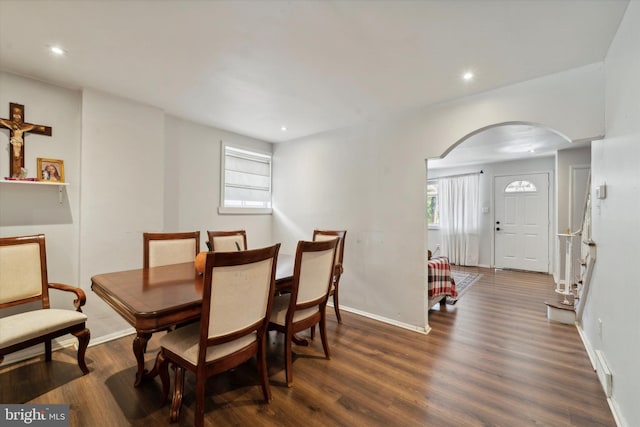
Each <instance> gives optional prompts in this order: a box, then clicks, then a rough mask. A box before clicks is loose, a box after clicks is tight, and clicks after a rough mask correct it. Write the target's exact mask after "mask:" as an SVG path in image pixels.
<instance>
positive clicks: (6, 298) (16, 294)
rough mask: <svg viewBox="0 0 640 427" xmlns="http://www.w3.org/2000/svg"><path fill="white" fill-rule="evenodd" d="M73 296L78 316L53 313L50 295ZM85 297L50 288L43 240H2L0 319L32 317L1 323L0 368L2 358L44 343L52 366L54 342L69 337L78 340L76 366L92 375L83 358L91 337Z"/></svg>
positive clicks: (63, 288)
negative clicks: (53, 292)
mask: <svg viewBox="0 0 640 427" xmlns="http://www.w3.org/2000/svg"><path fill="white" fill-rule="evenodd" d="M50 289H55V290H59V291H64V292H71V293H73V294H75V298H76V299H75V300H74V301H73V306H74V307H75V310H70V309H58V308H51V306H50V302H49V301H50V299H49V290H50ZM85 302H86V295H85V293H84V291H83V290H82V289H80V288H76V287H73V286H69V285H65V284H62V283H49V279H48V275H47V253H46V248H45V237H44V235H43V234H39V235H34V236H20V237H3V238H0V315H2V314H3V312H5V310H4V309H6V308H9V307H12V308H13V307H16V306H19V305H22V306H23V307H27V308H28V311H22V312H19V313H15V310H14V313H13V314H8V315H3V316H2V318H0V363H2V361H3V359H4V356H5V355H6V354H9V353H13V352H15V351H18V350H22V349H25V348H28V347H31V346H33V345H36V344H41V343H44V349H45V361H47V362H50V361H51V353H52V348H51V340H52V339H54V338H57V337H60V336H63V335H66V334H72V335H74V336H75V337H76V338H78V355H77V358H78V366H79V367H80V370H81V371H82V373H83V374H87V373H89V368H87V364H86V363H85V360H84V356H85V352H86V350H87V346H88V345H89V339H90V336H91V333H90V331H89V329H87V328H86V326H85V322H86V321H87V316H86V315H85V314H84V313H82V309H81V307H82V306H83V305H84V304H85Z"/></svg>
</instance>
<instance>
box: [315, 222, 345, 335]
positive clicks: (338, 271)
mask: <svg viewBox="0 0 640 427" xmlns="http://www.w3.org/2000/svg"><path fill="white" fill-rule="evenodd" d="M346 236H347V231H346V230H318V229H316V230H313V240H314V241H322V240H331V239H335V238H336V237H337V238H339V239H340V241H339V242H338V247H337V249H336V265H335V267H334V273H333V281H332V282H331V291H330V292H329V295H332V296H333V310H334V311H335V312H336V317H337V318H338V323H342V316H340V305H339V301H338V286H339V285H340V277H341V276H342V273H343V272H344V268H343V262H342V261H343V258H344V239H345V237H346Z"/></svg>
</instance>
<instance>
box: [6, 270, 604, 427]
mask: <svg viewBox="0 0 640 427" xmlns="http://www.w3.org/2000/svg"><path fill="white" fill-rule="evenodd" d="M465 270H471V271H479V272H481V273H482V277H481V279H480V280H479V281H478V282H477V283H476V284H475V285H473V286H472V287H471V288H470V289H469V290H468V291H467V292H466V293H465V294H464V296H463V297H462V298H461V299H460V300H459V301H458V303H457V304H456V305H447V306H444V307H439V306H438V305H436V306H435V309H432V310H431V311H430V312H429V318H430V320H429V322H430V325H431V327H432V331H431V333H430V334H429V335H422V334H418V333H415V332H411V331H407V330H404V329H400V328H397V327H394V326H390V325H386V324H383V323H380V322H376V321H373V320H370V319H367V318H364V317H361V316H357V315H354V314H351V313H348V312H343V320H344V323H343V324H342V325H338V324H337V323H336V321H335V316H334V315H333V310H332V309H330V308H329V310H331V313H330V314H329V315H328V318H329V324H328V329H329V342H330V346H331V351H332V359H331V360H330V361H327V360H325V359H324V358H323V357H322V354H323V353H322V346H321V344H320V342H319V338H316V342H314V343H313V344H312V346H311V347H309V348H301V347H296V346H294V349H295V351H296V353H297V357H295V358H294V363H293V375H294V387H293V388H287V387H286V386H285V384H284V367H283V360H282V355H281V352H282V337H281V336H279V335H277V334H275V333H272V334H271V335H270V348H269V354H270V358H269V373H270V378H271V388H272V392H273V401H272V402H271V404H269V405H266V404H264V403H263V402H262V400H261V399H262V392H261V389H260V387H259V382H258V380H257V376H256V368H255V364H254V363H248V364H246V365H244V366H243V367H241V368H239V369H236V370H234V371H232V372H230V373H227V374H222V375H219V376H217V377H214V378H212V379H211V380H210V381H209V382H208V383H207V388H208V393H209V394H208V397H207V403H206V415H205V421H206V423H207V425H217V426H269V425H273V426H302V425H304V426H505V427H512V426H554V427H555V426H581V427H584V426H615V422H614V419H613V417H612V415H611V412H610V410H609V407H608V405H607V401H606V398H605V395H604V392H603V391H602V388H601V386H600V384H599V383H598V380H597V378H596V374H595V372H594V371H593V370H592V368H591V365H590V363H589V360H588V357H587V354H586V351H585V349H584V347H583V345H582V343H581V341H580V338H579V336H578V333H577V331H576V328H575V327H573V326H570V325H563V324H559V323H551V322H549V321H547V318H546V311H545V310H546V308H545V305H544V301H545V300H547V299H549V298H550V297H553V291H552V288H553V283H552V280H551V278H550V276H547V275H543V274H537V273H523V272H510V271H493V270H487V269H474V268H466V269H465ZM89 297H91V296H89ZM131 342H132V337H125V338H122V339H119V340H115V341H112V342H109V343H106V344H102V345H98V346H95V347H90V348H89V349H88V351H87V364H88V366H89V368H90V369H91V372H90V374H88V375H86V376H81V375H80V374H81V372H80V369H79V368H78V366H77V365H76V363H75V351H74V350H73V349H65V350H61V351H58V352H55V353H54V356H53V361H52V362H51V363H44V362H43V357H40V358H36V359H32V360H28V361H25V362H20V363H16V364H13V365H10V366H3V367H1V368H0V402H2V403H45V404H46V403H70V404H71V417H70V425H71V426H83V427H84V426H157V425H167V424H168V416H169V415H168V414H169V407H168V405H165V406H164V407H160V405H159V401H160V390H161V386H160V381H159V379H157V378H156V379H155V381H150V382H147V383H144V384H143V385H142V386H141V387H140V388H134V387H133V380H134V373H135V361H134V358H133V353H132V350H131ZM157 350H158V347H157V339H156V338H153V339H152V340H151V341H150V343H149V347H148V351H147V359H148V363H149V365H150V364H151V362H152V359H153V357H154V355H155V354H156V352H157ZM194 387H195V381H194V379H193V377H192V376H190V375H188V376H187V381H186V391H185V399H184V407H183V410H182V414H181V416H180V421H179V423H178V424H177V425H180V426H188V425H192V424H193V410H194V406H195V400H194V395H193V389H194Z"/></svg>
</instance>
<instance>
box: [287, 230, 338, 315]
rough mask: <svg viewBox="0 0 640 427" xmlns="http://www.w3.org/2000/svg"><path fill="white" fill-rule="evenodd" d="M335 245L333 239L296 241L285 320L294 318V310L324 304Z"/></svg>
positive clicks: (328, 289) (327, 295)
mask: <svg viewBox="0 0 640 427" xmlns="http://www.w3.org/2000/svg"><path fill="white" fill-rule="evenodd" d="M337 245H338V239H337V238H336V237H334V238H333V239H331V240H324V241H317V242H305V241H299V242H298V247H297V249H296V260H295V264H294V267H293V283H292V286H291V298H290V302H289V310H288V312H287V318H289V317H290V316H293V317H294V318H295V315H294V312H295V311H298V310H304V309H308V308H312V307H314V306H317V307H320V305H321V304H325V303H326V302H327V298H328V297H329V291H330V289H331V282H332V278H333V266H334V262H335V256H336V247H337ZM314 311H315V310H314Z"/></svg>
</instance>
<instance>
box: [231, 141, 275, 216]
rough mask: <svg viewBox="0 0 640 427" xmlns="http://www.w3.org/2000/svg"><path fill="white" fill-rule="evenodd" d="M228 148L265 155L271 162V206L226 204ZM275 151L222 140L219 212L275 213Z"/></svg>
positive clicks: (235, 213) (250, 153)
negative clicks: (258, 206) (256, 206)
mask: <svg viewBox="0 0 640 427" xmlns="http://www.w3.org/2000/svg"><path fill="white" fill-rule="evenodd" d="M227 149H231V150H236V151H238V152H246V153H248V154H249V155H254V156H257V157H265V158H266V159H268V161H267V162H266V163H268V164H269V190H268V191H269V207H260V208H254V207H246V206H241V207H240V206H233V207H231V206H225V202H226V200H225V194H226V191H225V190H226V187H227V185H226V172H227V168H226V159H227ZM272 198H273V153H272V152H268V151H265V150H261V149H258V148H255V147H250V146H246V145H241V144H237V143H233V142H225V141H221V144H220V204H219V206H218V213H219V214H222V215H271V214H272V213H273V200H272Z"/></svg>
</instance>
